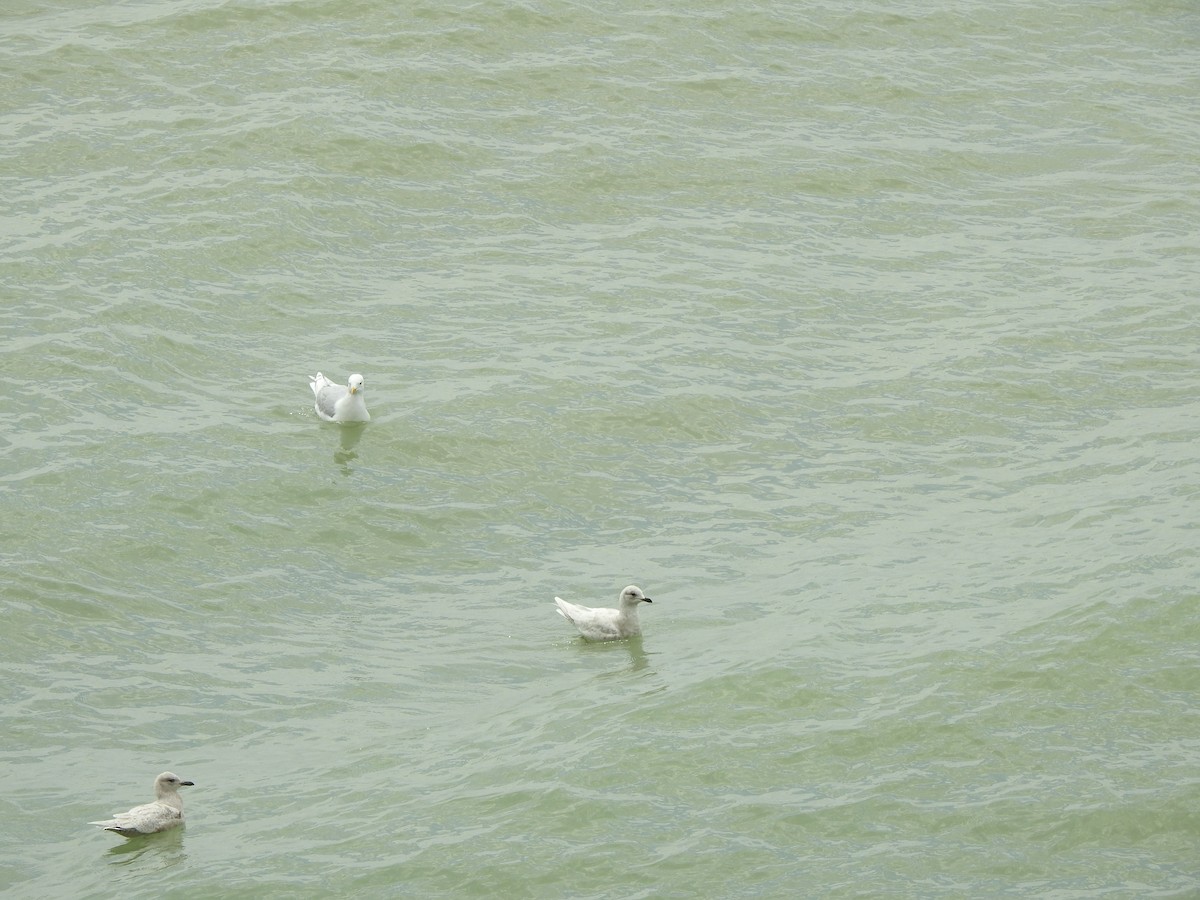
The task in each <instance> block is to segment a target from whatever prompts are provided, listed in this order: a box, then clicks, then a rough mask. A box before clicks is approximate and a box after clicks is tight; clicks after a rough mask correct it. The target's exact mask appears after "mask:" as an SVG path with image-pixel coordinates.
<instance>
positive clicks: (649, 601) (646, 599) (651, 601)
mask: <svg viewBox="0 0 1200 900" xmlns="http://www.w3.org/2000/svg"><path fill="white" fill-rule="evenodd" d="M642 599H643V600H645V601H646V602H647V603H653V602H654V601H653V600H651V599H650V598H649V597H643V598H642Z"/></svg>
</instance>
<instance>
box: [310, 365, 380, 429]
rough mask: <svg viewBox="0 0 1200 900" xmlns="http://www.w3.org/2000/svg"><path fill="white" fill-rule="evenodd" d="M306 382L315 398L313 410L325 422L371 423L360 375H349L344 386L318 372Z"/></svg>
mask: <svg viewBox="0 0 1200 900" xmlns="http://www.w3.org/2000/svg"><path fill="white" fill-rule="evenodd" d="M308 380H309V381H310V382H311V385H310V386H311V387H312V391H313V395H314V396H315V397H316V398H317V402H316V403H315V404H314V405H313V408H314V409H315V410H316V411H317V415H318V416H320V417H321V418H322V419H324V420H325V421H326V422H369V421H371V414H370V413H369V412H367V400H366V396H365V394H366V391H365V389H364V384H363V377H362V376H361V375H351V376H350V381H349V382H348V383H347V384H346V385H345V386H342V385H340V384H334V383H333V382H332V381H330V380H329V379H328V378H326V377H325V376H324V375H322V374H321V373H320V372H318V373H317V374H316V375H313V376H311V377H309V379H308Z"/></svg>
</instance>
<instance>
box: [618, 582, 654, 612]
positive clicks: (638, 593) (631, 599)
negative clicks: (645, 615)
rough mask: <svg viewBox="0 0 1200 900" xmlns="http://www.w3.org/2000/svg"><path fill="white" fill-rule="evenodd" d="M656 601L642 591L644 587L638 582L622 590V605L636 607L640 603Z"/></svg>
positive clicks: (623, 606)
mask: <svg viewBox="0 0 1200 900" xmlns="http://www.w3.org/2000/svg"><path fill="white" fill-rule="evenodd" d="M653 602H654V601H653V600H651V599H650V598H649V597H647V596H646V595H645V594H643V593H642V589H641V588H640V587H638V586H637V585H636V584H631V585H629V587H627V588H625V590H623V591H621V606H622V608H625V609H629V608H631V607H636V606H637V605H638V604H639V603H653Z"/></svg>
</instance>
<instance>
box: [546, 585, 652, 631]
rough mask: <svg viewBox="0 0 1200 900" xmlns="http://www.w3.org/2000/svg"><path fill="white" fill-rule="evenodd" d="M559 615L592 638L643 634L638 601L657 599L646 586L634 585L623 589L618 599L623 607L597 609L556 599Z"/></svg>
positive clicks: (559, 598) (649, 601) (645, 601)
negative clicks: (650, 594)
mask: <svg viewBox="0 0 1200 900" xmlns="http://www.w3.org/2000/svg"><path fill="white" fill-rule="evenodd" d="M554 602H555V604H556V605H557V606H558V614H559V615H560V616H562V617H563V618H564V619H566V620H567V621H568V622H570V623H571V624H572V625H574V626H575V627H576V628H578V629H579V633H580V634H582V635H583V636H584V637H585V638H586V639H587V640H589V641H616V640H620V639H621V638H628V637H633V636H634V635H638V634H641V633H642V625H641V623H640V622H639V621H638V604H639V603H651V602H653V601H652V600H651V599H650V598H649V597H647V596H646V595H645V594H643V593H642V589H641V588H640V587H638V586H637V585H634V584H631V585H629V587H627V588H625V590H623V591H621V596H620V598H619V600H618V601H617V602H618V603H620V609H602V608H600V609H597V608H593V607H590V606H578V605H576V604H574V603H568V602H567V601H566V600H564V599H562V597H555V598H554Z"/></svg>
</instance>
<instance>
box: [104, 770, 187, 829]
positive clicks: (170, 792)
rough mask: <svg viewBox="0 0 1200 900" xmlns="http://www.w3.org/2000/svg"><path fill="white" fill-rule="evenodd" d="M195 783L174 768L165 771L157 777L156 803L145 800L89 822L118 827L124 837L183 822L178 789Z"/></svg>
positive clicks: (111, 827)
mask: <svg viewBox="0 0 1200 900" xmlns="http://www.w3.org/2000/svg"><path fill="white" fill-rule="evenodd" d="M192 784H193V782H191V781H183V780H181V779H180V777H179V776H178V775H176V774H175V773H174V772H163V773H162V774H161V775H159V776H158V777H157V778H155V779H154V796H155V797H157V798H158V799H157V800H155V801H154V802H153V803H143V804H142V805H141V806H135V807H134V808H133V809H131V810H129V812H123V813H116V814H114V815H113V817H112V818H111V819H106V820H105V821H103V822H88V824H89V825H99V826H100V827H101V828H103V829H104V830H105V831H115V832H116V833H117V834H123V835H125V837H135V836H136V835H139V834H154V832H156V831H166V830H167V829H169V828H174V827H175V826H176V825H182V824H183V799H182V798H181V797H180V796H179V789H180V788H181V787H191V786H192Z"/></svg>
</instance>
